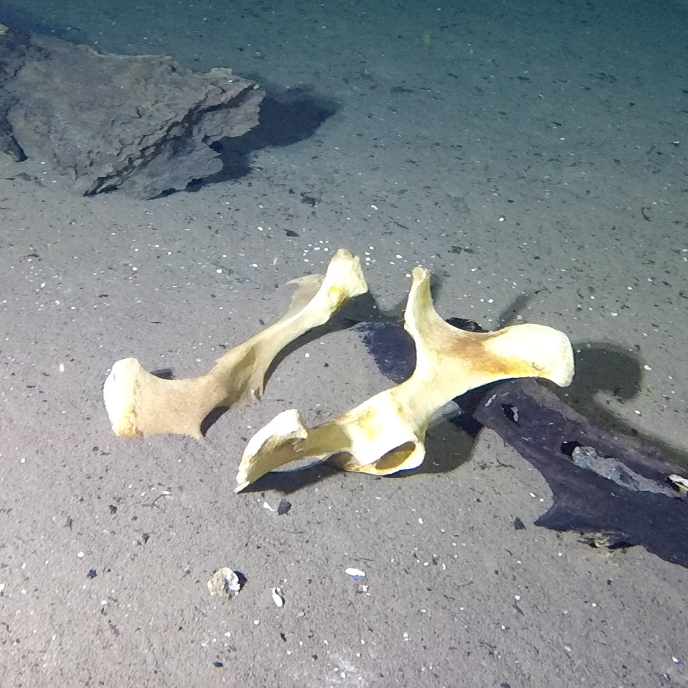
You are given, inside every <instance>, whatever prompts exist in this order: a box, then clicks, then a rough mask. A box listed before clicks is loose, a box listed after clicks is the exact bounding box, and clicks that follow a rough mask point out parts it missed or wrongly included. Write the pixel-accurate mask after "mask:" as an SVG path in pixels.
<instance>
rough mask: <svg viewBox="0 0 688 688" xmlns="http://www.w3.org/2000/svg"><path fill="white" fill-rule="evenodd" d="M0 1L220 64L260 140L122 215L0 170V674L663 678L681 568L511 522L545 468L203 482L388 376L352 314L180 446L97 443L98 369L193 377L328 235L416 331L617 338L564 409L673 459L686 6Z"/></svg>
mask: <svg viewBox="0 0 688 688" xmlns="http://www.w3.org/2000/svg"><path fill="white" fill-rule="evenodd" d="M0 10H3V11H5V12H6V13H7V15H8V16H9V17H10V18H12V19H14V20H16V21H20V20H21V21H24V22H25V25H26V26H27V27H28V28H30V29H32V30H41V31H45V32H48V33H51V32H52V33H55V34H57V35H59V36H60V37H62V38H64V39H66V40H72V41H74V42H79V43H85V44H88V45H92V46H95V47H97V48H99V49H101V50H103V51H108V52H113V53H127V54H143V53H155V54H170V55H173V56H174V57H175V59H177V60H178V61H179V62H181V63H182V64H184V65H186V66H189V67H191V68H193V69H196V70H199V71H208V70H209V69H211V68H213V67H216V66H226V67H231V68H232V69H233V70H235V72H236V73H238V74H240V75H242V76H247V77H250V78H252V79H255V80H256V81H257V82H258V83H261V84H262V85H264V86H265V88H266V90H267V92H268V100H267V101H266V104H265V108H266V109H264V113H265V115H266V118H267V120H266V121H267V123H268V124H269V125H270V126H269V128H268V129H267V130H264V131H263V138H260V139H257V138H254V139H252V141H253V142H254V144H256V142H258V143H259V144H260V145H253V146H248V147H247V149H246V150H244V149H242V148H241V145H240V144H237V149H236V150H235V151H233V153H232V155H231V156H230V162H231V163H232V165H230V166H229V167H230V169H229V173H228V174H227V178H226V179H225V180H224V181H219V182H217V183H213V184H206V185H203V186H201V187H200V188H198V189H194V190H191V191H187V192H180V193H176V194H173V195H170V196H167V197H164V198H158V199H155V200H150V201H135V200H132V199H129V198H126V197H124V196H122V195H120V194H119V193H117V192H114V193H110V194H105V195H100V196H96V197H93V198H79V197H76V196H73V195H69V194H68V193H67V192H65V191H63V190H61V189H60V188H59V185H57V184H55V183H53V179H51V177H50V175H49V174H48V173H46V171H45V166H42V165H41V161H39V160H31V161H27V162H25V163H14V162H12V161H10V160H9V159H5V158H3V159H2V160H0V218H1V233H0V361H1V365H2V367H1V368H0V380H1V382H0V672H1V673H0V684H1V685H2V686H3V687H4V686H7V687H8V688H19V687H20V686H21V687H24V688H29V687H31V688H33V687H41V688H42V687H44V686H60V687H62V686H64V687H68V688H71V687H77V686H89V687H91V686H93V687H96V686H106V687H109V688H121V687H124V686H136V687H142V686H145V687H148V686H150V687H152V688H157V687H160V688H163V687H164V688H172V687H179V688H186V687H192V688H196V687H198V688H201V687H203V688H205V687H208V686H216V685H218V686H219V685H226V686H251V687H255V688H263V687H266V688H267V687H271V688H272V687H275V686H280V687H281V686H284V687H285V688H291V687H292V686H293V687H299V688H326V687H346V688H391V687H392V686H403V687H407V688H417V687H423V686H428V687H432V688H435V687H438V688H439V687H440V686H446V687H448V688H453V687H466V688H478V687H483V686H486V687H495V688H497V687H501V688H508V687H511V688H554V687H558V686H590V687H594V688H602V687H604V688H606V687H609V688H620V687H622V686H623V687H624V688H630V687H631V686H638V687H639V688H640V687H643V688H645V687H648V686H686V685H688V668H687V666H686V663H688V617H687V615H686V606H687V603H688V570H686V569H685V568H681V567H679V566H675V565H672V564H669V563H667V562H666V561H663V560H661V559H658V558H657V557H655V556H654V555H651V554H649V553H647V552H646V551H645V550H644V549H643V548H640V547H635V548H631V549H628V550H615V551H607V550H604V549H593V548H590V547H588V546H587V545H585V544H581V543H580V542H579V541H578V537H577V534H576V533H565V534H558V533H555V532H552V531H549V530H545V529H543V528H539V527H536V526H534V525H533V522H534V521H535V520H536V519H537V518H538V516H539V515H541V514H542V513H543V512H544V511H546V510H547V508H548V507H549V506H550V504H551V493H550V491H549V489H548V487H547V484H546V482H545V481H544V480H543V479H542V477H541V476H540V475H539V473H537V472H536V471H534V470H533V469H532V468H531V466H530V464H528V463H527V462H526V461H525V460H524V459H522V458H521V457H520V456H519V455H518V454H516V453H515V452H513V451H512V450H510V449H509V448H508V447H505V446H504V443H503V442H502V441H501V440H500V439H499V438H497V436H496V435H494V434H492V433H490V432H489V431H487V430H484V431H482V432H481V434H480V435H479V437H478V439H477V441H476V442H475V443H473V442H472V441H471V440H470V439H469V438H468V437H467V436H465V435H463V434H462V433H461V432H460V431H459V430H457V429H456V427H455V426H453V425H451V424H449V423H448V422H446V420H442V418H440V419H438V420H437V422H436V423H435V424H434V425H433V427H432V428H431V430H430V433H429V437H428V441H427V446H428V455H427V458H426V463H425V465H424V467H423V468H422V469H421V470H420V471H419V472H417V473H414V474H412V475H408V476H405V477H401V478H399V477H397V478H386V479H376V478H373V477H371V476H366V475H358V474H344V473H335V472H332V471H327V470H324V469H310V470H308V471H306V472H302V473H300V474H299V473H290V474H287V473H281V474H279V475H273V476H270V477H269V479H268V480H267V481H265V482H261V483H260V485H259V487H260V486H262V488H261V489H262V491H261V489H258V490H252V491H251V490H249V491H247V492H246V493H243V494H239V495H235V494H234V487H235V476H236V472H237V467H238V464H239V460H240V458H241V454H242V451H243V448H244V446H245V444H246V441H247V440H248V438H250V437H251V436H252V435H253V433H254V432H255V431H256V430H257V429H258V428H260V427H262V426H263V425H264V424H265V423H267V422H268V421H269V420H270V419H272V418H273V417H274V416H275V415H276V414H277V413H279V412H280V411H283V410H284V409H286V408H298V409H299V410H300V411H301V413H302V414H303V416H304V418H305V419H306V420H307V421H308V422H310V423H314V422H317V421H320V420H324V419H326V418H329V417H331V416H333V415H335V414H337V413H340V412H342V411H345V410H346V409H348V408H351V407H352V406H354V405H355V404H358V403H359V402H361V401H362V400H364V399H366V398H367V397H369V396H370V395H371V394H373V393H375V392H378V391H380V390H382V389H384V388H386V387H387V386H389V385H390V384H391V383H390V382H389V381H388V380H386V379H385V378H384V377H383V376H382V374H381V373H380V372H378V371H377V370H376V368H375V365H374V363H373V361H372V360H371V358H370V356H369V354H368V353H367V352H366V350H365V348H364V347H363V346H362V344H361V341H360V337H359V336H358V335H357V333H356V332H355V331H353V330H351V329H349V330H347V329H338V330H336V331H332V332H329V333H327V334H324V335H323V336H322V337H320V338H307V339H306V340H305V341H304V342H303V343H302V344H301V346H299V347H294V348H293V349H292V350H291V351H290V353H289V354H288V355H287V356H286V357H285V358H284V359H283V360H281V362H280V363H279V365H278V366H277V368H276V369H275V370H274V372H273V374H272V376H271V377H270V379H269V381H268V384H267V386H266V390H265V395H264V399H263V401H262V402H261V403H259V404H258V403H256V404H254V405H251V406H246V407H244V408H241V409H239V410H237V411H233V412H231V413H227V414H225V415H223V416H222V417H221V418H219V419H218V420H217V422H215V423H214V424H212V425H211V426H210V428H209V430H208V433H207V436H206V438H205V440H203V441H202V442H199V441H196V440H192V439H190V438H185V437H180V436H156V437H153V438H150V439H148V440H143V441H136V440H129V439H125V438H117V437H115V436H114V435H113V433H112V430H111V428H110V424H109V421H108V417H107V414H106V413H105V409H104V407H103V403H102V385H103V382H104V380H105V378H106V376H107V374H108V370H109V368H110V366H111V365H112V364H113V363H114V362H115V361H116V360H118V359H121V358H124V357H127V356H135V357H137V358H138V359H139V360H141V362H142V363H143V365H144V366H145V367H146V368H147V369H148V370H159V369H165V368H171V369H172V370H173V371H174V373H175V375H177V376H179V377H186V376H192V375H198V374H201V373H203V372H205V371H206V370H208V369H209V368H210V367H211V366H212V364H213V363H214V361H215V360H216V359H217V358H219V357H220V356H221V355H222V354H223V353H224V351H225V350H226V347H231V346H232V345H234V344H237V343H239V342H241V341H243V340H244V339H246V338H247V337H248V336H250V335H252V334H253V333H255V332H257V331H258V330H260V329H261V328H262V327H263V326H264V325H265V324H268V323H270V322H271V321H273V320H274V319H275V318H277V317H278V316H279V315H280V314H281V312H282V311H283V310H284V308H285V307H286V305H287V303H288V301H289V295H290V292H291V289H290V287H287V286H285V285H286V282H287V281H288V280H290V279H293V278H295V277H299V276H302V275H304V274H307V273H310V272H323V271H324V270H325V268H326V265H327V263H328V260H329V258H330V256H331V255H332V254H333V253H334V251H335V250H336V249H337V248H339V247H346V248H348V249H349V250H350V251H352V252H353V253H356V254H358V255H360V256H361V258H362V259H363V263H364V268H365V272H366V277H367V280H368V283H369V286H370V289H371V292H372V293H373V295H374V296H375V298H376V299H377V301H378V303H379V305H380V307H381V308H382V309H384V310H386V311H389V312H394V313H397V314H398V313H399V307H400V305H401V304H403V302H404V300H405V298H406V294H407V290H408V287H409V282H410V280H409V273H410V270H411V269H412V268H413V267H414V266H416V265H423V266H425V267H427V268H429V269H430V270H431V271H432V272H433V273H434V274H435V275H436V278H437V289H436V291H435V299H436V304H437V308H438V310H439V311H440V313H441V314H442V315H443V316H445V317H449V316H459V317H465V318H470V319H473V320H475V321H477V322H478V323H480V324H481V325H483V326H484V327H485V328H488V329H489V328H495V327H498V326H499V325H500V324H501V323H502V322H503V321H506V320H507V319H509V320H511V321H514V322H517V321H518V318H519V317H520V318H521V319H522V320H523V321H528V322H536V323H541V324H545V325H550V326H553V327H556V328H558V329H561V330H563V331H564V332H566V333H567V334H568V335H569V337H570V338H571V340H572V341H573V342H574V348H575V349H577V350H583V349H584V348H585V347H588V346H591V345H596V344H600V343H601V344H604V345H608V346H610V347H616V348H618V350H620V351H624V352H628V355H629V356H631V357H634V359H635V360H637V362H638V366H639V370H640V371H641V373H642V375H641V377H640V379H639V381H638V384H637V386H636V387H635V388H634V389H632V390H631V392H632V393H631V394H626V395H624V394H621V393H617V394H614V389H624V388H625V386H626V384H627V382H628V380H627V379H625V377H624V376H625V373H624V371H621V370H618V371H615V370H600V378H603V379H604V380H606V381H611V382H610V385H609V387H610V389H609V392H608V393H598V394H597V396H596V397H595V398H590V399H588V400H582V401H581V400H579V401H580V403H581V404H583V406H585V404H587V407H585V408H587V409H588V410H590V411H591V412H592V410H593V409H594V408H595V407H596V406H597V407H598V408H601V409H604V414H602V412H600V417H603V424H605V425H607V426H609V425H610V424H611V425H617V426H618V427H620V428H625V429H626V430H627V431H630V430H635V431H636V432H637V433H638V434H639V435H641V436H643V437H645V438H647V439H648V440H650V441H652V442H653V443H654V444H655V445H656V446H659V447H661V448H662V449H663V451H665V453H666V455H667V457H668V458H671V460H673V461H675V462H677V463H680V464H682V465H684V466H688V459H687V458H686V457H688V416H687V413H686V406H687V404H686V399H688V348H687V346H686V341H687V340H688V284H687V280H686V276H687V274H688V165H687V162H686V151H687V150H688V67H687V66H688V4H686V3H685V2H679V1H678V0H677V1H673V0H665V1H660V2H653V3H651V2H639V1H636V0H631V1H630V2H626V3H612V2H603V1H602V0H588V1H587V2H583V1H582V0H573V1H572V2H557V1H556V0H535V1H534V2H530V3H511V2H497V1H493V0H487V1H486V2H474V3H468V2H465V3H464V2H455V3H451V4H444V3H435V4H430V3H424V2H421V1H420V0H415V2H408V3H403V4H402V3H386V2H382V0H370V1H369V2H355V1H343V2H338V3H319V2H307V1H302V0H292V2H290V3H272V4H270V3H257V2H247V1H245V0H240V1H239V2H232V3H223V2H219V1H218V0H215V2H210V3H209V2H205V1H202V2H194V3H186V2H180V3H162V2H159V3H155V2H153V0H134V1H130V0H123V1H122V2H119V3H117V4H111V3H105V2H92V3H78V2H75V1H73V0H72V1H69V2H67V1H65V2H60V3H55V2H49V1H48V0H30V1H29V0H24V1H23V2H19V0H12V1H10V2H3V3H1V4H0ZM0 21H8V19H3V13H2V11H0ZM514 309H515V310H514ZM580 408H581V406H579V409H580ZM585 408H584V409H583V410H585ZM263 488H264V489H263ZM283 498H286V499H288V500H289V501H290V502H291V504H292V507H291V510H290V511H289V512H288V513H287V514H283V515H278V513H277V512H276V511H275V510H276V508H277V505H278V504H279V502H280V500H281V499H283ZM268 507H269V508H268ZM517 518H518V519H521V521H522V522H523V523H524V524H525V526H526V528H525V530H516V529H515V528H514V525H513V524H514V520H515V519H517ZM686 535H687V537H688V534H686ZM223 566H229V567H231V568H234V569H236V570H239V571H240V572H241V573H242V574H243V575H244V576H245V578H246V582H245V584H244V587H243V589H242V591H241V593H240V594H239V595H238V596H237V597H236V598H235V599H233V600H231V601H227V600H222V599H219V598H216V597H211V596H210V595H209V594H208V589H207V587H206V581H207V580H208V578H209V577H210V575H211V574H212V573H213V571H215V570H216V569H218V568H220V567H223ZM348 567H354V568H358V569H362V570H363V571H365V573H366V577H365V579H364V580H361V581H355V580H352V579H351V578H350V577H349V576H347V575H346V573H345V569H346V568H348ZM275 587H279V588H280V589H281V591H282V594H283V596H284V599H285V604H284V606H283V607H282V608H277V607H276V606H275V604H274V603H273V600H272V597H271V592H270V591H271V589H272V588H275Z"/></svg>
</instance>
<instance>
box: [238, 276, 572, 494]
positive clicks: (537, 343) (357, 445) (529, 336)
mask: <svg viewBox="0 0 688 688" xmlns="http://www.w3.org/2000/svg"><path fill="white" fill-rule="evenodd" d="M404 327H405V328H406V330H407V332H408V333H409V334H410V335H411V336H412V337H413V340H414V342H415V345H416V368H415V370H414V372H413V375H411V377H410V378H409V379H408V380H406V381H404V382H402V383H401V384H400V385H397V386H396V387H393V388H391V389H388V390H386V391H384V392H381V393H380V394H377V395H375V396H374V397H372V398H370V399H368V400H367V401H365V402H363V403H362V404H361V405H360V406H357V407H356V408H354V409H352V410H351V411H348V412H347V413H345V414H343V415H341V416H339V417H338V418H336V419H334V420H331V421H327V422H325V423H322V424H321V425H317V426H316V427H314V428H310V429H309V428H307V427H306V426H305V425H304V423H303V421H302V420H301V418H300V416H299V414H298V412H297V411H295V410H289V411H284V412H283V413H281V414H279V415H278V416H277V417H276V418H274V419H273V420H272V421H271V422H270V423H268V425H266V426H265V427H264V428H262V429H261V430H259V431H258V433H256V435H254V437H253V438H251V440H250V441H249V443H248V445H247V446H246V449H245V451H244V455H243V457H242V460H241V465H240V466H239V473H238V475H237V483H238V487H237V488H236V490H237V492H239V491H241V490H243V489H244V488H245V487H246V486H247V485H249V484H251V483H252V482H254V481H255V480H257V479H258V478H260V477H261V476H262V475H264V474H265V473H268V472H269V471H272V470H274V469H276V468H278V467H280V466H283V465H284V464H286V463H289V462H290V461H296V460H298V459H303V458H307V457H316V456H318V457H327V456H329V457H330V459H329V462H330V463H331V464H334V465H336V466H338V467H339V468H342V469H344V470H348V471H361V472H365V473H373V474H375V475H388V474H390V473H395V472H397V471H400V470H406V469H411V468H417V467H418V466H420V464H421V463H422V462H423V458H424V456H425V446H424V440H425V432H426V430H427V426H428V423H429V422H430V419H431V418H432V416H433V415H434V414H435V413H436V412H437V411H438V410H439V409H440V408H441V407H442V406H443V405H444V404H446V403H447V402H448V401H450V400H451V399H453V398H454V397H457V396H460V395H461V394H464V393H465V392H467V391H468V390H470V389H474V388H475V387H480V386H482V385H485V384H487V383H489V382H495V381H497V380H504V379H506V378H517V377H542V378H547V379H548V380H551V381H553V382H555V383H556V384H558V385H560V386H566V385H568V384H570V382H571V379H572V378H573V351H572V349H571V343H570V342H569V339H568V337H567V336H566V335H565V334H563V333H562V332H559V331H558V330H555V329H552V328H551V327H545V326H543V325H530V324H526V325H515V326H513V327H505V328H503V329H501V330H497V331H496V332H488V333H477V332H465V331H463V330H459V329H457V328H455V327H452V326H451V325H449V324H448V323H446V322H445V321H444V320H443V319H442V318H441V317H440V316H439V315H438V314H437V312H436V311H435V308H434V306H433V303H432V297H431V295H430V273H429V272H428V271H427V270H425V269H424V268H415V269H414V270H413V280H412V284H411V291H410V293H409V298H408V303H407V306H406V311H405V314H404Z"/></svg>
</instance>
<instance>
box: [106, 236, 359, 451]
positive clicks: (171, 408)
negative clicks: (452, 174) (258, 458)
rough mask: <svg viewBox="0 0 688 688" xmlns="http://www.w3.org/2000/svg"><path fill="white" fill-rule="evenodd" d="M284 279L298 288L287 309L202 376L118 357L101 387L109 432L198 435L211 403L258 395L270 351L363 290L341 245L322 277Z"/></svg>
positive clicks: (351, 259) (356, 267)
mask: <svg viewBox="0 0 688 688" xmlns="http://www.w3.org/2000/svg"><path fill="white" fill-rule="evenodd" d="M290 284H296V291H295V292H294V294H293V296H292V299H291V304H290V306H289V309H288V310H287V312H286V314H285V315H284V316H283V317H282V318H281V319H280V320H278V321H277V322H276V323H274V324H273V325H271V326H270V327H267V328H266V329H265V330H263V331H262V332H259V333H258V334H256V335H254V336H253V337H251V338H250V339H249V340H247V341H246V342H244V343H243V344H240V345H239V346H237V347H235V348H234V349H232V350H231V351H228V352H227V353H226V354H225V355H224V356H223V357H222V358H221V359H220V360H219V361H218V362H217V364H216V365H215V367H214V368H213V369H212V370H211V371H210V372H209V373H207V374H205V375H201V376H200V377H195V378H187V379H182V380H164V379H162V378H159V377H156V376H155V375H152V374H151V373H149V372H147V371H146V370H145V369H144V368H143V366H142V365H141V364H140V363H139V362H138V361H137V360H136V359H135V358H125V359H122V360H121V361H117V362H116V363H115V364H114V365H113V366H112V370H111V371H110V374H109V375H108V378H107V380H106V381H105V385H104V387H103V397H104V401H105V408H106V410H107V413H108V416H109V418H110V422H111V423H112V429H113V430H114V432H115V434H116V435H126V436H128V437H137V438H141V437H149V436H151V435H155V434H158V433H177V434H185V435H191V436H192V437H201V423H202V422H203V419H204V418H205V417H206V416H207V415H208V414H209V413H210V412H211V411H212V410H213V409H215V408H217V407H226V408H232V407H233V406H236V405H238V404H240V403H244V402H247V401H251V400H254V399H259V398H260V396H261V394H262V392H263V383H264V380H265V374H266V372H267V370H268V368H269V367H270V364H271V363H272V361H273V360H274V358H275V356H276V355H277V354H278V353H279V352H280V351H281V350H282V349H283V348H284V347H285V346H287V345H288V344H290V343H291V342H292V341H294V340H295V339H297V338H298V337H300V336H301V335H302V334H304V333H305V332H307V331H308V330H310V329H312V328H314V327H318V326H320V325H323V324H324V323H326V322H327V321H328V320H329V319H330V317H331V316H332V314H333V313H335V311H337V310H338V309H339V308H340V307H341V306H342V305H343V304H344V303H345V302H346V301H347V300H348V299H349V298H352V297H354V296H358V295H359V294H363V293H365V292H366V291H367V290H368V287H367V285H366V282H365V279H364V277H363V272H362V270H361V264H360V260H359V259H358V257H356V256H354V255H352V254H351V253H349V251H347V250H345V249H340V250H339V251H337V253H336V254H335V255H334V257H333V258H332V260H331V261H330V264H329V266H328V269H327V274H326V275H325V276H324V277H323V276H322V275H309V276H307V277H301V278H299V279H296V280H292V282H291V283H290Z"/></svg>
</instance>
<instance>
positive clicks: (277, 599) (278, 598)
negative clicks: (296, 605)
mask: <svg viewBox="0 0 688 688" xmlns="http://www.w3.org/2000/svg"><path fill="white" fill-rule="evenodd" d="M270 592H271V593H272V601H273V602H274V603H275V606H276V607H284V596H283V595H282V591H281V590H280V589H279V588H273V589H272V590H271V591H270Z"/></svg>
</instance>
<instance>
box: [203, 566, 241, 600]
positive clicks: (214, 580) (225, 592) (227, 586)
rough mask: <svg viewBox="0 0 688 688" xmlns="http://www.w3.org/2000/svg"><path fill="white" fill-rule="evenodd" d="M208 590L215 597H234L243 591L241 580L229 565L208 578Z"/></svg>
mask: <svg viewBox="0 0 688 688" xmlns="http://www.w3.org/2000/svg"><path fill="white" fill-rule="evenodd" d="M208 590H209V591H210V594H211V595H213V596H215V597H227V598H228V599H232V597H236V596H237V595H238V594H239V592H241V580H240V579H239V576H238V575H237V574H236V571H233V570H232V569H230V568H229V567H227V566H225V567H223V568H221V569H218V570H217V571H215V573H213V575H212V576H210V579H209V580H208Z"/></svg>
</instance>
